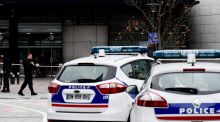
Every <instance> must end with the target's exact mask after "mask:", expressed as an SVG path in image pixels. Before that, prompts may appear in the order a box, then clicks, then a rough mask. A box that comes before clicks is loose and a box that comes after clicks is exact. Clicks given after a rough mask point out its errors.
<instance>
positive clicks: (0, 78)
mask: <svg viewBox="0 0 220 122" xmlns="http://www.w3.org/2000/svg"><path fill="white" fill-rule="evenodd" d="M3 75H4V72H3V70H0V82H1V83H2V81H3Z"/></svg>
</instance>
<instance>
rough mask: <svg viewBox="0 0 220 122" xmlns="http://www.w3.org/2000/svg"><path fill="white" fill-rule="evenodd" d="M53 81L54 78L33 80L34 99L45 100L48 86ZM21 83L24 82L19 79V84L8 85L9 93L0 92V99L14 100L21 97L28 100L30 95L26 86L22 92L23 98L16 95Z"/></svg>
mask: <svg viewBox="0 0 220 122" xmlns="http://www.w3.org/2000/svg"><path fill="white" fill-rule="evenodd" d="M53 79H54V78H34V79H33V87H34V90H35V92H36V93H38V95H37V96H35V97H38V98H41V99H46V98H47V96H48V89H47V87H48V84H49V82H50V81H51V80H53ZM23 82H24V78H20V83H19V84H17V81H16V82H15V84H10V93H2V92H0V99H15V98H21V97H22V98H26V99H28V98H30V97H31V93H30V90H29V87H28V85H27V87H26V88H25V89H24V91H23V93H24V94H25V96H19V95H18V94H17V93H18V91H19V89H20V87H21V85H22V83H23ZM1 90H2V89H1Z"/></svg>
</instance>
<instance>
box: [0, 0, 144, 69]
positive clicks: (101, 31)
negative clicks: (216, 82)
mask: <svg viewBox="0 0 220 122" xmlns="http://www.w3.org/2000/svg"><path fill="white" fill-rule="evenodd" d="M137 13H139V12H138V11H137V10H136V9H135V8H133V7H130V6H127V5H126V4H125V3H124V2H123V0H101V1H100V0H77V1H74V0H72V1H70V0H62V1H61V0H47V1H46V2H45V1H44V0H33V1H29V0H2V1H0V54H6V55H10V56H11V57H12V60H13V63H21V62H22V60H23V59H24V58H25V56H26V54H27V53H28V52H31V53H33V55H34V57H35V60H36V61H38V62H39V63H40V64H41V65H58V64H59V63H64V62H67V61H69V60H73V59H76V58H79V57H83V56H88V55H90V49H91V47H93V46H99V45H138V44H139V41H145V40H141V39H142V38H138V37H137V38H136V39H133V40H129V39H126V38H123V37H121V36H120V35H121V34H122V33H123V30H124V29H125V28H126V23H125V22H126V21H127V20H128V19H129V18H131V17H132V16H133V15H137ZM139 14H140V13H139Z"/></svg>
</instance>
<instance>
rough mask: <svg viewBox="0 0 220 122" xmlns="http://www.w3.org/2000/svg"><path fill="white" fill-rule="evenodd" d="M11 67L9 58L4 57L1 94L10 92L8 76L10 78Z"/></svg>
mask: <svg viewBox="0 0 220 122" xmlns="http://www.w3.org/2000/svg"><path fill="white" fill-rule="evenodd" d="M11 67H12V62H11V60H10V58H9V57H7V56H4V57H3V77H4V78H3V81H4V85H3V89H2V91H1V92H10V89H9V76H10V72H11Z"/></svg>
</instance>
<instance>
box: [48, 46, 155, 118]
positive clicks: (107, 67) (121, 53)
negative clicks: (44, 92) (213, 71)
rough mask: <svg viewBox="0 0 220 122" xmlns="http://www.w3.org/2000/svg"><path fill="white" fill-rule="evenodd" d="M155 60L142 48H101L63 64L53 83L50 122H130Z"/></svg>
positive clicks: (93, 49) (50, 87)
mask: <svg viewBox="0 0 220 122" xmlns="http://www.w3.org/2000/svg"><path fill="white" fill-rule="evenodd" d="M153 61H154V59H152V58H150V57H148V56H147V48H146V47H143V46H114V47H111V46H109V47H107V46H104V47H103V46H99V47H94V48H92V55H91V56H89V57H85V58H80V59H76V60H73V61H70V62H67V63H65V64H64V66H63V67H62V69H61V72H60V73H59V74H58V76H57V77H56V78H55V79H54V80H53V81H52V82H51V83H50V85H49V87H48V89H49V92H50V97H49V108H48V120H49V121H53V120H77V121H124V122H125V121H127V120H128V117H129V113H130V110H131V108H132V102H133V101H134V97H135V96H136V95H137V94H132V93H130V92H129V86H131V85H136V86H138V89H140V88H141V86H142V84H143V83H144V80H145V79H146V78H147V77H149V73H150V69H151V64H152V62H153Z"/></svg>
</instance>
